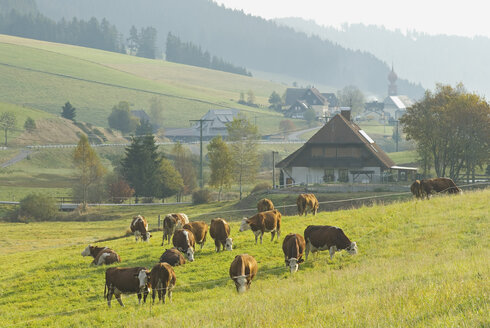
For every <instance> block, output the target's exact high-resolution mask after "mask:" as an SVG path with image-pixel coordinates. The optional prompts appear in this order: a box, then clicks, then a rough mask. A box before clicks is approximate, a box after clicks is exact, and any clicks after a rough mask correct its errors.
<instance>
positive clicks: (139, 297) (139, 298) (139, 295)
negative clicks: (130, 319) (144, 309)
mask: <svg viewBox="0 0 490 328" xmlns="http://www.w3.org/2000/svg"><path fill="white" fill-rule="evenodd" d="M136 295H138V305H141V292H138V293H137V294H136Z"/></svg>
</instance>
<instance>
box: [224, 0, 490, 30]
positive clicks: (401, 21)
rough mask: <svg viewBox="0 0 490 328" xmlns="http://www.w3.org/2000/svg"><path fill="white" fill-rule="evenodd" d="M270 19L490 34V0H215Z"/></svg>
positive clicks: (226, 5)
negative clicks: (297, 18) (292, 17)
mask: <svg viewBox="0 0 490 328" xmlns="http://www.w3.org/2000/svg"><path fill="white" fill-rule="evenodd" d="M215 2H217V3H218V4H224V5H225V7H228V8H235V9H243V11H244V12H245V13H247V14H248V13H250V14H252V15H256V16H261V17H263V18H266V19H270V18H280V17H290V16H294V17H302V18H305V19H313V20H315V21H316V22H317V23H319V24H320V25H333V26H340V24H342V23H344V22H347V23H364V24H376V25H384V26H385V27H386V28H388V29H396V28H399V29H400V30H402V31H405V30H407V29H411V30H417V31H420V32H426V33H430V34H454V35H463V36H475V35H485V36H488V37H490V19H489V18H488V16H489V14H490V12H489V11H488V10H487V8H488V7H487V5H488V2H487V1H486V0H464V1H461V0H458V1H456V0H411V1H408V0H404V1H399V0H335V1H331V0H215Z"/></svg>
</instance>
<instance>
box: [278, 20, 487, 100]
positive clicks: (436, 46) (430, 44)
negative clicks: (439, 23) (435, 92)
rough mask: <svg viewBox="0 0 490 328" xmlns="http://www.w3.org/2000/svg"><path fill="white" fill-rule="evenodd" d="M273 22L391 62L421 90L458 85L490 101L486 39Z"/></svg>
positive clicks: (354, 25)
mask: <svg viewBox="0 0 490 328" xmlns="http://www.w3.org/2000/svg"><path fill="white" fill-rule="evenodd" d="M275 21H276V22H277V23H278V24H281V25H286V26H289V27H292V28H294V29H296V30H297V31H301V32H305V33H307V34H308V35H312V34H315V35H318V36H319V37H320V38H322V39H326V40H330V41H333V42H336V43H338V44H339V45H341V46H343V47H346V48H349V49H359V50H360V51H367V52H369V53H372V54H373V55H375V56H376V57H377V58H379V59H381V60H383V61H386V62H387V63H391V62H393V63H394V66H395V71H396V72H397V73H398V74H399V75H401V76H403V77H405V78H407V79H410V80H416V81H420V82H421V83H422V84H423V85H424V86H425V87H428V88H433V87H434V85H435V83H446V84H447V83H449V84H453V85H454V84H456V83H459V82H463V83H464V85H465V86H466V87H467V89H468V90H469V91H476V92H478V93H480V94H485V95H486V97H487V98H488V97H490V84H489V83H488V76H490V38H487V37H482V36H479V37H474V38H469V37H461V36H455V35H429V34H425V33H420V32H416V31H408V32H406V33H403V32H402V31H400V30H395V31H390V30H388V29H386V28H384V27H382V26H374V25H369V26H367V25H363V24H351V25H347V24H345V25H343V26H342V27H341V28H340V29H339V28H335V27H331V26H320V25H318V24H316V23H315V22H314V21H306V20H304V19H302V18H297V17H290V18H282V19H277V20H275Z"/></svg>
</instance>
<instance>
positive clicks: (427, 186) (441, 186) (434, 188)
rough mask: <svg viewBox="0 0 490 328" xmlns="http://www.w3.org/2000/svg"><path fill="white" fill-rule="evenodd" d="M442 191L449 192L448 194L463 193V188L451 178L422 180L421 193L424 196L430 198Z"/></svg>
mask: <svg viewBox="0 0 490 328" xmlns="http://www.w3.org/2000/svg"><path fill="white" fill-rule="evenodd" d="M442 192H447V193H448V194H460V193H462V191H461V189H459V188H458V187H457V186H456V184H455V183H454V181H453V180H452V179H450V178H432V179H424V180H421V181H420V189H419V193H420V195H421V197H422V198H424V196H425V197H427V199H429V198H430V197H431V195H432V194H435V193H442Z"/></svg>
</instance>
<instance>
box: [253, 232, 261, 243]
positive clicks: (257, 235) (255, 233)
mask: <svg viewBox="0 0 490 328" xmlns="http://www.w3.org/2000/svg"><path fill="white" fill-rule="evenodd" d="M254 235H255V245H257V239H258V238H259V235H260V243H261V244H262V234H261V231H260V230H257V231H254Z"/></svg>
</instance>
